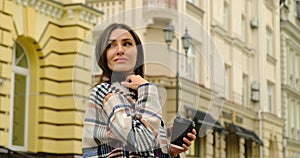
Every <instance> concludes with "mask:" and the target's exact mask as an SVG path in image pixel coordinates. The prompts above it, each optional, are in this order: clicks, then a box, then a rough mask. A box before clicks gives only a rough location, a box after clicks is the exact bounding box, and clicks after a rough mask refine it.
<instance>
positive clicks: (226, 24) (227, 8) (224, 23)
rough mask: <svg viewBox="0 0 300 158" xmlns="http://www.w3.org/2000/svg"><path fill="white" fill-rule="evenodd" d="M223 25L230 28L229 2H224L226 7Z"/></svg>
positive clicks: (226, 28)
mask: <svg viewBox="0 0 300 158" xmlns="http://www.w3.org/2000/svg"><path fill="white" fill-rule="evenodd" d="M223 9H224V10H223V27H224V29H225V30H228V25H229V5H228V3H226V2H225V3H224V8H223Z"/></svg>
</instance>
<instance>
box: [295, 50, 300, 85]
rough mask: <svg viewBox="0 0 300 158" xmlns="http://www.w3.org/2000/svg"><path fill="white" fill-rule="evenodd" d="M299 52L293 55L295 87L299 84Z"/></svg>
mask: <svg viewBox="0 0 300 158" xmlns="http://www.w3.org/2000/svg"><path fill="white" fill-rule="evenodd" d="M299 71H300V53H297V54H296V57H295V78H296V83H295V87H296V88H297V87H298V86H299V85H298V84H299V80H300V72H299Z"/></svg>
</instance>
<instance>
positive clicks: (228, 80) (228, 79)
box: [224, 65, 231, 100]
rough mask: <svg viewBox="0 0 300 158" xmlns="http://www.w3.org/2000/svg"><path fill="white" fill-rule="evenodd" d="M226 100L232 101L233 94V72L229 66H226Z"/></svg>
mask: <svg viewBox="0 0 300 158" xmlns="http://www.w3.org/2000/svg"><path fill="white" fill-rule="evenodd" d="M224 90H225V98H226V99H228V100H229V99H230V92H231V70H230V67H229V66H227V65H226V66H225V88H224Z"/></svg>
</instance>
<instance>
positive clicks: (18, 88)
mask: <svg viewBox="0 0 300 158" xmlns="http://www.w3.org/2000/svg"><path fill="white" fill-rule="evenodd" d="M12 86H13V88H12V90H11V103H12V106H11V112H12V113H11V117H10V122H11V124H10V129H11V131H10V137H9V145H10V147H11V148H12V149H16V150H23V151H24V150H26V148H27V124H28V121H27V114H28V93H29V63H28V59H27V55H26V52H25V50H24V48H23V47H22V46H21V45H20V44H19V43H18V42H17V43H15V45H14V48H13V59H12Z"/></svg>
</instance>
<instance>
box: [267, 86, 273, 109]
mask: <svg viewBox="0 0 300 158" xmlns="http://www.w3.org/2000/svg"><path fill="white" fill-rule="evenodd" d="M267 88H268V89H267V90H268V92H267V112H272V110H273V109H272V107H273V106H274V105H273V104H274V100H273V99H274V86H273V84H271V83H268V87H267Z"/></svg>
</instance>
